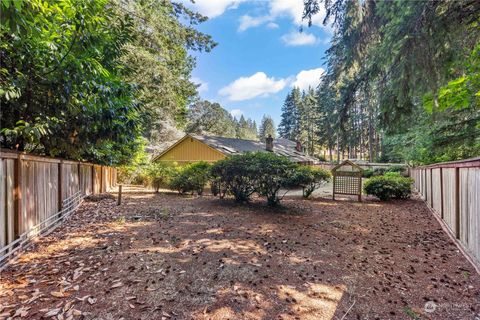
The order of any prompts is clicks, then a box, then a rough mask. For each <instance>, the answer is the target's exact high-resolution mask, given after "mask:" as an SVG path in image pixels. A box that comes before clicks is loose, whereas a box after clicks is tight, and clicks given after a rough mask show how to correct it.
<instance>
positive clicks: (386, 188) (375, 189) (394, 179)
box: [363, 172, 413, 201]
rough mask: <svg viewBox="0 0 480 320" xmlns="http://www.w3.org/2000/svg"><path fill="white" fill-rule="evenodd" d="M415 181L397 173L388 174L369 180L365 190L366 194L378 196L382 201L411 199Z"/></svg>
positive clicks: (364, 187)
mask: <svg viewBox="0 0 480 320" xmlns="http://www.w3.org/2000/svg"><path fill="white" fill-rule="evenodd" d="M412 183H413V179H411V178H404V177H402V176H400V174H399V173H398V172H397V173H388V174H387V175H385V176H377V177H372V178H370V179H368V180H367V181H366V182H365V184H364V186H363V189H364V191H365V193H366V194H369V195H373V196H376V197H377V198H379V199H380V200H382V201H386V200H390V199H392V198H396V199H406V198H409V197H410V195H411V193H412Z"/></svg>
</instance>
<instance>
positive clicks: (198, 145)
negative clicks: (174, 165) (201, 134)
mask: <svg viewBox="0 0 480 320" xmlns="http://www.w3.org/2000/svg"><path fill="white" fill-rule="evenodd" d="M224 158H225V155H224V154H222V153H221V152H219V151H217V150H215V149H213V148H211V147H210V146H208V145H206V144H204V143H203V142H200V141H198V140H196V139H194V138H191V137H188V136H187V137H186V138H185V139H183V140H182V141H180V142H179V143H178V144H177V145H176V146H174V147H173V148H171V149H170V150H168V151H167V152H165V153H164V154H162V155H161V156H160V157H158V158H157V159H156V160H155V161H175V162H178V163H179V164H185V163H191V162H197V161H207V162H215V161H218V160H221V159H224Z"/></svg>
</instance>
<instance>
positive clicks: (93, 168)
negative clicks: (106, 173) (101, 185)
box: [92, 164, 95, 194]
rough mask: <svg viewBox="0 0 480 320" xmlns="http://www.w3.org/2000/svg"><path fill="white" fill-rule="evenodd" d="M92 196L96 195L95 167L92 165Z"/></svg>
mask: <svg viewBox="0 0 480 320" xmlns="http://www.w3.org/2000/svg"><path fill="white" fill-rule="evenodd" d="M92 194H95V165H94V164H92Z"/></svg>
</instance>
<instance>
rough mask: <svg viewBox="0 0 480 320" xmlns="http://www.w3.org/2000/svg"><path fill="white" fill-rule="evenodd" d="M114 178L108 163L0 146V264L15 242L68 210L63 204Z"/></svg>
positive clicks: (103, 186) (95, 190) (97, 189)
mask: <svg viewBox="0 0 480 320" xmlns="http://www.w3.org/2000/svg"><path fill="white" fill-rule="evenodd" d="M116 181H117V171H116V169H115V168H112V167H106V166H99V165H93V164H90V163H83V162H77V161H68V160H62V159H56V158H47V157H39V156H33V155H27V154H23V153H16V152H12V151H9V150H8V151H7V150H3V149H2V150H0V265H1V264H2V261H3V260H4V259H5V257H6V256H7V255H8V254H9V253H11V252H12V251H14V247H15V246H16V245H17V243H18V244H19V243H20V242H24V240H25V239H24V238H30V237H31V236H34V235H35V234H39V233H40V232H42V229H44V227H45V226H46V222H50V221H57V218H58V217H57V216H58V215H59V214H60V215H62V214H66V213H70V211H72V210H70V211H68V210H67V211H68V212H67V211H65V212H62V209H66V206H68V207H69V208H68V209H71V207H72V203H80V201H81V198H83V197H84V196H86V195H90V194H92V193H102V192H107V191H109V190H111V189H112V188H113V187H115V186H116ZM78 199H80V200H78ZM50 225H51V223H48V226H50ZM27 235H28V237H27ZM20 240H22V241H20Z"/></svg>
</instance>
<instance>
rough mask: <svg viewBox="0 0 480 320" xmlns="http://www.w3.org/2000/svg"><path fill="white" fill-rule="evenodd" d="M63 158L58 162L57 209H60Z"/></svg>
mask: <svg viewBox="0 0 480 320" xmlns="http://www.w3.org/2000/svg"><path fill="white" fill-rule="evenodd" d="M62 164H63V160H60V162H59V163H58V182H57V184H58V211H61V210H62V203H63V201H62V194H63V166H62Z"/></svg>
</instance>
